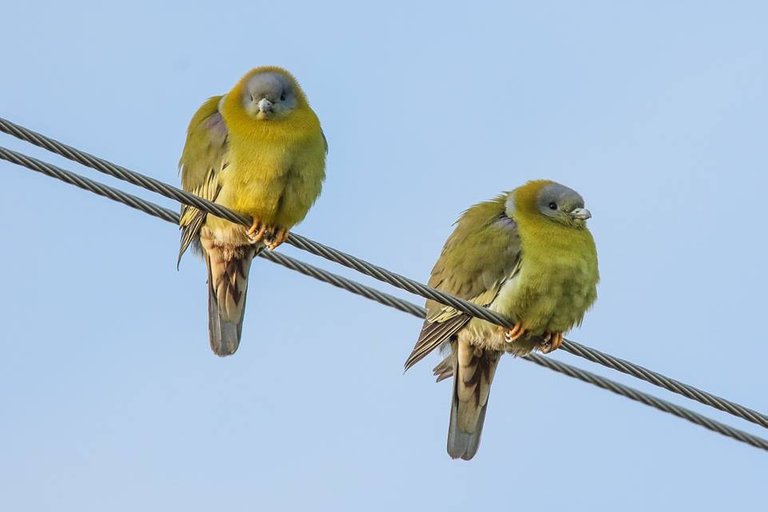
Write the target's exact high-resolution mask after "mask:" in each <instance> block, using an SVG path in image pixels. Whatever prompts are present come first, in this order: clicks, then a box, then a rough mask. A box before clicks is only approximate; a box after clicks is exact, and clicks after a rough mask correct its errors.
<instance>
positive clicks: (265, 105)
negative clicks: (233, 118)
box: [258, 98, 272, 113]
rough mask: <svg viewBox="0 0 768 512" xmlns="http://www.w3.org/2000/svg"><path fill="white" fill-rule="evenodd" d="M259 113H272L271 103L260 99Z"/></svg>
mask: <svg viewBox="0 0 768 512" xmlns="http://www.w3.org/2000/svg"><path fill="white" fill-rule="evenodd" d="M258 105H259V112H265V113H266V112H272V102H271V101H269V100H268V99H267V98H261V99H260V100H259V103H258Z"/></svg>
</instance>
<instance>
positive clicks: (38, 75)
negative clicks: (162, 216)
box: [0, 1, 768, 511]
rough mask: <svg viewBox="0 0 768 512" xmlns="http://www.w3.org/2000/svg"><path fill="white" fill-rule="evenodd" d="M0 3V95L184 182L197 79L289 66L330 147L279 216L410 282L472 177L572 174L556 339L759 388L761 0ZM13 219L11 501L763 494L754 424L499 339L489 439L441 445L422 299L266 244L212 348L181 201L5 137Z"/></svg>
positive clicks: (597, 499) (109, 152)
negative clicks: (595, 289) (587, 256)
mask: <svg viewBox="0 0 768 512" xmlns="http://www.w3.org/2000/svg"><path fill="white" fill-rule="evenodd" d="M5 4H6V5H3V18H4V23H3V25H4V29H3V30H4V35H5V40H6V45H5V49H4V51H3V65H4V70H5V71H4V72H3V79H2V80H0V115H2V116H4V117H7V118H9V119H11V120H14V121H16V122H19V123H21V124H24V125H26V126H29V127H31V128H33V129H35V130H38V131H41V132H43V133H46V134H48V135H51V136H53V137H56V138H58V139H60V140H62V141H64V142H67V143H69V144H72V145H74V146H77V147H80V148H82V149H85V150H87V151H90V152H93V153H95V154H97V155H100V156H103V157H105V158H107V159H110V160H112V161H115V162H117V163H120V164H122V165H125V166H127V167H130V168H133V169H136V170H140V171H142V172H144V173H146V174H149V175H152V176H154V177H156V178H159V179H161V180H164V181H168V182H171V183H178V177H177V171H176V162H177V161H178V157H179V154H180V152H181V148H182V144H183V139H184V130H185V129H186V125H187V122H188V120H189V118H190V117H191V115H192V113H193V112H194V111H195V109H196V108H197V107H198V106H199V104H200V103H201V102H202V101H203V100H204V99H205V98H207V97H209V96H211V95H214V94H220V93H222V92H224V91H226V90H227V89H229V88H230V87H231V86H232V85H233V84H234V83H235V81H236V80H237V79H238V78H239V77H240V76H241V75H242V74H244V73H245V72H246V71H248V70H249V69H250V68H252V67H255V66H258V65H264V64H276V65H281V66H284V67H286V68H288V69H290V70H291V71H292V72H293V73H294V74H295V75H296V76H297V77H298V79H299V80H300V82H301V83H302V85H303V87H304V89H305V91H306V93H307V95H308V97H309V99H310V101H311V103H312V105H313V107H314V108H315V110H316V112H317V113H318V115H319V116H320V119H321V121H322V124H323V128H324V130H325V133H326V135H327V137H328V141H329V144H330V153H329V158H328V178H327V181H326V187H325V190H324V193H323V195H322V197H321V198H320V200H319V202H318V203H317V204H316V206H315V207H314V208H313V210H312V212H311V213H310V215H309V217H308V219H307V220H306V221H305V222H304V223H303V224H302V225H301V226H299V227H298V228H297V230H296V231H297V232H299V233H302V234H305V235H307V236H310V237H312V238H314V239H316V240H319V241H322V242H324V243H327V244H330V245H333V246H335V247H338V248H340V249H342V250H345V251H347V252H350V253H353V254H356V255H359V256H361V257H363V258H366V259H368V260H370V261H373V262H375V263H378V264H381V265H383V266H386V267H388V268H391V269H393V270H395V271H397V272H400V273H402V274H405V275H408V276H410V277H414V278H417V279H420V280H422V281H424V280H426V278H427V276H428V273H429V271H430V269H431V267H432V264H433V263H434V260H435V259H436V257H437V255H438V254H439V251H440V248H441V246H442V243H443V241H444V239H445V238H446V237H447V235H448V234H449V233H450V230H451V224H452V222H453V221H454V220H455V218H456V217H457V215H458V214H459V213H460V212H461V211H462V210H463V209H465V208H466V207H468V206H469V205H471V204H473V203H475V202H477V201H480V200H484V199H487V198H489V197H492V196H493V195H495V194H496V193H498V192H500V191H502V190H507V189H511V188H513V187H515V186H517V185H519V184H521V183H523V182H525V181H526V180H528V179H533V178H551V179H555V180H557V181H560V182H562V183H565V184H567V185H569V186H571V187H572V188H575V189H576V190H578V191H579V192H581V193H582V195H583V196H584V197H585V198H586V201H587V206H588V207H589V208H590V210H591V211H592V213H593V219H592V220H591V221H590V223H591V224H590V226H591V229H592V231H593V233H594V235H595V238H596V240H597V244H598V250H599V254H600V264H601V271H602V282H601V285H600V288H599V294H600V298H599V300H598V303H597V305H596V306H595V308H594V309H593V310H592V311H591V312H590V313H589V314H588V315H587V318H586V320H585V322H584V325H583V327H582V328H581V329H578V330H575V331H574V332H572V334H571V336H570V337H571V338H573V339H575V340H578V341H580V342H582V343H585V344H587V345H590V346H593V347H596V348H599V349H601V350H604V351H607V352H610V353H612V354H615V355H618V356H621V357H624V358H626V359H630V360H633V361H636V362H638V363H640V364H643V365H645V366H647V367H650V368H653V369H655V370H658V371H661V372H663V373H666V374H668V375H671V376H673V377H675V378H678V379H680V380H683V381H686V382H689V383H691V384H694V385H697V386H699V387H702V388H704V389H707V390H710V391H713V392H716V393H718V394H721V395H723V396H725V397H728V398H731V399H734V400H736V401H739V402H741V403H744V404H746V405H749V406H751V407H753V408H756V409H758V410H761V411H765V410H768V400H767V399H766V393H765V387H766V379H765V368H764V365H765V361H766V360H767V359H768V343H766V335H765V333H764V332H763V329H762V328H761V327H760V326H761V322H762V320H763V319H764V317H765V304H766V299H765V290H766V288H768V269H766V264H765V251H766V241H765V236H764V234H765V227H764V220H765V213H764V212H765V205H764V203H765V190H766V187H768V173H767V172H766V166H767V164H768V156H766V151H765V134H766V130H767V129H768V92H767V91H768V35H767V33H766V31H765V22H766V16H767V15H768V9H767V8H766V7H765V6H764V4H763V3H761V2H727V3H726V2H692V1H691V2H686V1H676V2H579V3H576V2H538V3H536V5H535V6H534V5H533V3H532V2H529V3H517V2H516V3H511V2H498V3H491V2H488V3H485V2H474V3H472V4H466V5H461V4H451V3H446V2H425V3H421V4H419V5H413V4H412V3H411V2H394V1H390V2H382V3H381V4H380V5H376V6H372V5H363V4H362V3H361V4H357V5H352V3H351V2H350V3H349V4H346V3H343V2H296V3H293V4H281V3H276V2H268V3H265V2H255V1H248V2H236V1H232V2H227V3H224V2H210V3H202V2H200V3H195V4H194V5H190V4H191V3H189V4H188V3H186V2H166V3H158V2H142V1H135V2H130V3H129V2H126V3H123V4H119V5H109V4H107V3H103V2H77V1H73V2H67V3H66V4H63V3H60V2H45V1H42V2H37V3H36V4H35V5H34V6H32V5H31V4H28V3H22V2H13V3H12V2H6V3H5ZM0 144H2V145H4V146H7V147H11V148H16V149H23V150H24V151H27V152H29V153H30V154H33V155H40V154H41V153H40V152H39V151H36V150H34V149H30V148H29V147H27V146H24V145H22V144H20V143H17V142H16V141H13V140H11V139H10V138H8V137H2V142H0ZM51 160H52V161H54V162H61V160H60V159H56V158H51ZM65 167H68V168H75V166H74V165H73V164H69V163H67V164H66V165H65ZM77 170H78V171H80V172H82V173H84V174H86V175H89V176H93V173H91V172H90V171H88V170H85V169H77ZM99 179H102V180H104V181H106V182H108V183H113V182H112V181H111V180H109V179H107V178H103V177H101V176H99ZM120 186H121V187H124V188H129V187H127V186H124V185H120ZM129 190H130V191H131V192H134V193H137V194H139V195H141V196H143V197H147V198H150V199H152V200H155V201H158V202H160V203H162V204H164V205H167V206H170V207H173V208H174V209H175V208H176V206H175V205H172V203H170V202H169V201H166V200H164V199H162V198H157V197H156V196H152V195H151V194H147V193H144V192H142V191H137V190H136V189H133V188H130V189H129ZM0 231H1V232H2V233H3V235H4V237H3V240H4V241H3V245H2V249H3V250H2V251H0V267H2V268H4V269H5V270H6V272H5V275H4V290H5V293H4V294H2V296H0V321H2V323H3V333H2V336H1V339H2V341H1V342H0V345H1V346H2V348H3V350H4V355H3V357H2V358H0V406H2V410H3V413H2V421H0V440H1V441H0V451H2V456H0V509H3V510H34V511H37V510H73V511H74V510H77V511H89V510H94V511H95V510H114V511H121V510H126V511H127V510H136V509H143V510H160V509H184V510H189V511H196V510H210V509H212V508H217V509H222V510H254V509H262V510H286V509H296V508H299V507H301V508H305V509H317V510H361V509H365V510H386V511H391V510H397V509H403V510H410V509H417V508H420V509H422V510H433V509H434V510H438V509H441V510H459V509H463V510H467V508H468V507H469V508H472V509H478V510H479V509H487V510H497V509H520V510H523V509H527V510H530V509H543V510H547V509H553V508H555V507H568V508H569V509H571V510H584V509H587V508H589V509H591V510H615V509H616V508H617V506H619V505H617V504H618V503H620V504H621V505H620V506H621V507H622V509H624V510H630V511H632V510H638V511H639V510H648V509H661V510H667V509H675V508H685V509H689V508H697V509H699V510H722V509H724V508H726V507H728V508H731V509H738V510H741V509H747V508H753V507H754V504H755V503H758V502H762V501H764V497H765V494H764V488H765V482H766V475H768V459H766V455H765V453H763V452H761V451H759V450H757V449H754V448H751V447H749V446H746V445H743V444H740V443H737V442H735V441H732V440H729V439H726V438H723V437H721V436H718V435H716V434H713V433H711V432H708V431H705V430H704V429H701V428H698V427H695V426H693V425H691V424H689V423H687V422H684V421H682V420H679V419H677V418H674V417H671V416H669V415H665V414H662V413H660V412H657V411H655V410H652V409H649V408H647V407H645V406H642V405H639V404H636V403H634V402H631V401H629V400H626V399H623V398H620V397H616V396H614V395H611V394H610V393H607V392H605V391H602V390H600V389H597V388H595V387H592V386H588V385H586V384H582V383H579V382H576V381H573V380H571V379H568V378H566V377H563V376H560V375H558V374H555V373H553V372H550V371H548V370H545V369H542V368H539V367H536V366H534V365H531V364H529V363H527V362H525V361H521V360H513V359H512V358H505V359H504V360H503V361H502V363H501V365H500V368H499V371H498V372H497V374H496V380H495V382H494V389H493V393H492V394H491V403H490V406H489V411H488V416H487V420H486V427H485V431H484V436H483V443H482V446H481V449H480V452H479V454H478V455H477V457H476V458H475V459H474V460H472V461H471V462H470V463H464V462H461V461H453V460H451V459H450V458H449V457H448V456H447V454H446V453H445V437H446V431H447V424H448V406H449V399H450V385H449V384H447V383H442V384H440V385H437V384H434V383H433V381H432V378H431V372H430V371H429V370H430V368H431V364H432V363H434V362H436V361H437V356H435V357H434V359H431V360H429V361H427V362H426V363H423V364H420V365H418V366H417V367H415V368H414V369H412V370H411V371H410V372H409V373H408V374H406V375H403V374H402V363H403V361H404V359H405V357H406V356H407V354H408V352H409V350H410V349H411V347H412V345H413V342H414V341H415V338H416V336H417V334H418V331H419V327H420V323H419V321H418V320H416V319H414V318H411V317H409V316H406V315H404V314H401V313H398V312H395V311H392V310H388V309H385V308H383V307H380V306H377V305H375V304H373V303H370V302H367V301H365V300H363V299H360V298H357V297H355V296H353V295H350V294H347V293H345V292H342V291H340V290H337V289H334V288H332V287H329V286H327V285H324V284H321V283H318V282H315V281H312V280H310V279H308V278H304V277H302V276H299V275H298V274H295V273H292V272H290V271H288V270H284V269H282V268H280V267H277V266H275V265H272V264H270V263H268V262H265V261H259V262H257V263H256V264H255V265H254V268H253V270H252V272H251V280H250V282H251V289H250V296H249V300H248V310H247V313H246V319H245V326H244V329H243V331H244V332H243V342H242V345H241V348H240V350H239V352H238V353H237V354H236V356H234V357H232V358H227V359H219V358H216V357H214V356H213V355H212V354H211V353H210V350H209V348H208V342H207V325H206V323H207V318H206V288H205V271H204V266H203V264H202V262H201V261H200V260H198V259H196V258H194V257H189V256H188V257H187V258H186V259H185V260H184V261H183V262H182V266H181V270H180V271H179V272H177V271H176V269H175V257H176V251H177V245H178V233H177V230H176V229H175V228H174V227H173V226H171V225H169V224H166V223H163V222H161V221H158V220H156V219H153V218H151V217H148V216H145V215H142V214H140V213H138V212H135V211H132V210H130V209H128V208H125V207H122V206H120V205H117V204H115V203H112V202H109V201H107V200H105V199H101V198H98V197H96V196H93V195H91V194H88V193H86V192H83V191H79V190H76V189H73V188H71V187H68V186H66V185H64V184H61V183H59V182H55V181H53V180H50V179H48V178H44V177H42V176H39V175H34V174H32V173H30V172H27V171H24V170H22V169H20V168H16V167H14V166H12V165H10V164H6V163H0ZM280 250H281V251H285V253H287V254H291V255H298V256H299V257H301V258H303V259H308V260H310V261H312V262H313V263H317V264H320V265H322V266H324V267H327V268H333V267H331V265H330V264H328V263H326V262H322V261H320V262H318V261H317V260H315V259H312V258H311V257H310V256H308V255H306V254H302V253H299V252H298V251H296V250H295V249H293V248H290V247H285V246H284V247H282V248H281V249H280ZM333 270H335V271H336V270H337V269H336V268H333ZM340 272H341V273H343V274H345V275H352V274H350V273H349V272H346V271H343V270H342V271H340ZM355 278H358V277H357V276H355ZM361 279H362V278H361ZM366 282H368V281H366ZM382 286H383V285H382ZM395 293H397V292H395ZM399 295H401V296H406V295H403V294H399ZM412 299H413V300H415V301H417V302H419V303H420V302H421V301H420V299H418V298H412ZM552 357H554V358H557V359H559V360H562V361H565V362H568V363H572V364H577V365H580V366H584V367H587V368H589V369H591V370H594V371H596V372H598V373H601V374H605V375H609V376H611V377H612V378H617V379H618V380H621V381H622V382H630V383H632V385H636V386H637V387H639V388H641V389H644V390H648V389H649V387H648V386H644V385H642V384H639V383H635V382H632V381H631V380H628V379H625V378H622V377H621V376H617V375H615V374H612V373H610V372H608V371H607V370H603V369H602V368H599V367H593V366H591V365H588V363H586V362H585V361H582V360H578V359H576V358H574V357H572V356H570V355H568V354H565V353H557V354H554V355H552ZM654 392H656V391H655V390H654ZM664 396H665V397H668V396H667V395H664ZM673 400H676V399H674V398H673ZM676 401H678V402H680V401H681V400H676ZM683 403H685V402H683ZM686 405H690V404H686ZM690 406H691V407H692V408H694V409H696V410H699V411H703V412H706V413H707V414H710V415H712V416H713V417H715V418H717V419H721V420H726V421H729V422H732V423H734V424H736V425H737V426H739V427H741V428H744V429H745V430H747V431H750V432H753V433H756V434H759V435H762V436H766V432H765V431H764V430H761V429H759V428H758V427H754V426H752V425H750V424H743V423H739V422H738V421H737V420H733V421H731V419H730V418H728V417H726V416H724V415H722V414H719V413H716V412H714V411H710V410H704V409H703V408H702V407H698V406H696V405H690Z"/></svg>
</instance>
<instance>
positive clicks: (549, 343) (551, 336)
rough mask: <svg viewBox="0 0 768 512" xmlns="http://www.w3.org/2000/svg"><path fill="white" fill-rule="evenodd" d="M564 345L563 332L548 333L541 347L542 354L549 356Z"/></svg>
mask: <svg viewBox="0 0 768 512" xmlns="http://www.w3.org/2000/svg"><path fill="white" fill-rule="evenodd" d="M562 344H563V333H561V332H548V333H546V334H545V335H544V343H542V344H541V345H540V347H539V350H541V352H542V354H549V353H550V352H552V351H554V350H557V349H559V348H560V345H562Z"/></svg>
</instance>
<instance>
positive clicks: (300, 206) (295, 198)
mask: <svg viewBox="0 0 768 512" xmlns="http://www.w3.org/2000/svg"><path fill="white" fill-rule="evenodd" d="M326 152H327V144H326V140H325V136H324V135H323V131H322V129H321V127H320V121H319V120H318V118H317V115H315V113H314V111H313V110H312V109H311V108H310V106H309V103H308V102H307V99H306V96H305V95H304V92H303V91H302V89H301V87H300V86H299V83H298V82H297V81H296V79H295V78H294V77H293V75H291V74H290V73H289V72H288V71H286V70H284V69H281V68H278V67H272V66H265V67H259V68H256V69H253V70H251V71H250V72H248V73H247V74H246V75H245V76H243V77H242V78H241V79H240V81H239V82H238V83H237V84H236V85H235V86H234V87H233V88H232V90H231V91H229V92H228V93H227V94H225V95H224V96H214V97H212V98H210V99H208V100H207V101H206V102H205V103H203V105H202V106H201V107H200V108H199V109H198V111H197V112H196V113H195V115H194V116H193V117H192V121H191V122H190V124H189V128H188V130H187V139H186V143H185V145H184V150H183V153H182V156H181V160H180V162H179V167H180V171H181V182H182V188H183V189H184V190H187V191H189V192H192V193H194V194H197V195H199V196H201V197H203V198H205V199H208V200H209V201H213V202H215V203H217V204H220V205H222V206H225V207H227V208H230V209H232V210H235V211H237V212H240V213H242V214H244V215H248V216H250V217H251V218H252V219H253V223H252V225H251V226H250V228H245V227H243V226H241V225H239V224H233V223H231V222H229V221H227V220H224V219H221V218H218V217H215V216H213V215H208V214H206V213H205V212H201V211H200V210H198V209H196V208H193V207H190V206H184V207H182V212H181V220H180V222H179V224H180V227H181V229H182V235H181V249H180V251H179V259H181V256H182V254H184V251H185V250H186V249H187V248H188V247H189V245H190V244H195V246H198V247H199V248H200V249H201V251H202V253H203V257H204V259H205V263H206V266H207V268H208V317H209V338H210V345H211V349H212V350H213V352H214V353H216V354H217V355H219V356H226V355H230V354H233V353H234V352H235V351H236V350H237V348H238V346H239V344H240V336H241V332H242V322H243V315H244V313H245V299H246V292H247V288H248V273H249V271H250V267H251V261H252V260H253V258H254V256H255V255H256V254H257V253H258V252H259V251H261V250H263V249H264V248H265V247H266V248H269V249H270V250H274V249H275V248H276V247H277V246H279V245H280V244H281V243H283V242H284V241H285V239H286V238H287V236H288V232H289V231H290V229H291V228H292V227H293V226H295V225H296V224H297V223H299V222H301V221H302V220H303V219H304V217H305V216H306V215H307V212H308V211H309V209H310V207H311V206H312V204H313V203H314V202H315V200H316V199H317V197H318V196H319V195H320V190H321V188H322V183H323V180H324V179H325V155H326Z"/></svg>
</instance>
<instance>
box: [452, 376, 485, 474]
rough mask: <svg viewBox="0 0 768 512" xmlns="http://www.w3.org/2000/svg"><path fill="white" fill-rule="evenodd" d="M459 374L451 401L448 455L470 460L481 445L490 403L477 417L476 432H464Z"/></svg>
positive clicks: (454, 380)
mask: <svg viewBox="0 0 768 512" xmlns="http://www.w3.org/2000/svg"><path fill="white" fill-rule="evenodd" d="M456 386H457V376H456V375H455V374H454V377H453V396H452V400H453V401H452V403H451V421H450V424H449V426H448V455H450V456H451V458H452V459H459V458H460V459H464V460H470V459H471V458H472V457H474V456H475V454H476V453H477V449H478V448H479V447H480V436H481V435H482V433H483V424H484V422H485V411H486V410H487V409H488V403H486V404H485V405H484V406H482V409H481V410H480V416H479V418H478V419H477V426H476V427H475V431H474V432H464V431H463V430H461V429H460V428H459V421H458V416H459V397H458V392H457V389H456Z"/></svg>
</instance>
